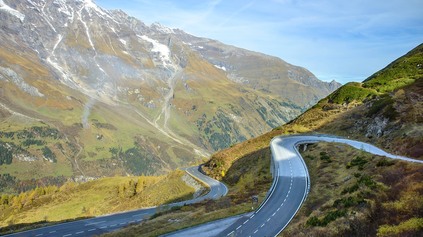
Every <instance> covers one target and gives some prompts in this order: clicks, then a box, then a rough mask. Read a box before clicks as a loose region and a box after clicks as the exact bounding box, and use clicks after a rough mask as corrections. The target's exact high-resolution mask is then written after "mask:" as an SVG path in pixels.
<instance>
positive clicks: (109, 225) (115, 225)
mask: <svg viewBox="0 0 423 237" xmlns="http://www.w3.org/2000/svg"><path fill="white" fill-rule="evenodd" d="M115 226H117V225H109V227H115Z"/></svg>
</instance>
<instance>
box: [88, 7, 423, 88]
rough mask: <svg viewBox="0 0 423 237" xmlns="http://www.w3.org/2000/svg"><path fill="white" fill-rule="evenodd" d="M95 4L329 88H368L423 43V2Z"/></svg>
mask: <svg viewBox="0 0 423 237" xmlns="http://www.w3.org/2000/svg"><path fill="white" fill-rule="evenodd" d="M95 2H96V3H97V4H98V5H99V6H101V7H102V8H105V9H122V10H124V11H125V12H127V13H128V14H129V15H132V16H134V17H136V18H138V19H140V20H141V21H143V22H144V23H146V24H148V25H149V24H151V23H154V22H159V23H161V24H162V25H165V26H168V27H170V28H179V29H182V30H184V31H185V32H187V33H190V34H193V35H195V36H201V37H206V38H212V39H216V40H219V41H221V42H223V43H226V44H231V45H235V46H238V47H241V48H245V49H249V50H253V51H258V52H262V53H265V54H269V55H273V56H277V57H279V58H281V59H283V60H285V61H287V62H288V63H292V64H295V65H298V66H302V67H305V68H307V69H309V70H310V71H311V72H312V73H314V74H315V75H316V76H317V77H318V78H319V79H321V80H325V81H330V80H332V79H335V80H337V81H339V82H341V83H346V82H348V81H362V80H364V79H365V78H367V77H368V76H370V75H371V74H373V73H374V72H376V71H377V70H379V69H381V68H383V67H385V66H386V65H387V64H389V63H390V62H391V61H393V60H395V59H396V58H398V57H400V56H402V55H403V54H405V53H407V52H408V51H409V50H411V49H412V48H414V47H415V46H417V45H419V44H420V43H423V10H422V9H423V1H422V0H371V1H369V0H336V1H335V0H255V1H246V0H210V1H208V0H202V1H198V0H183V1H182V0H181V1H171V0H154V1H152V0H125V1H119V0H96V1H95Z"/></svg>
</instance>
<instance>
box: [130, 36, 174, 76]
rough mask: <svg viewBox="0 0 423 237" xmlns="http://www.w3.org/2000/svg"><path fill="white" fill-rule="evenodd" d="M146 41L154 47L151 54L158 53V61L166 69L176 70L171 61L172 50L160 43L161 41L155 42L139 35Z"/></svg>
mask: <svg viewBox="0 0 423 237" xmlns="http://www.w3.org/2000/svg"><path fill="white" fill-rule="evenodd" d="M137 36H138V37H139V38H141V39H142V40H144V41H147V42H149V43H151V44H152V45H153V48H152V49H151V52H153V53H157V59H159V60H160V61H161V63H162V64H163V66H164V67H166V68H169V67H171V68H174V65H173V64H172V61H171V60H170V49H169V47H167V46H166V45H164V44H161V43H159V41H157V40H154V39H152V38H150V37H148V36H146V35H137Z"/></svg>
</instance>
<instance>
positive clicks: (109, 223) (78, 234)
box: [6, 166, 228, 237]
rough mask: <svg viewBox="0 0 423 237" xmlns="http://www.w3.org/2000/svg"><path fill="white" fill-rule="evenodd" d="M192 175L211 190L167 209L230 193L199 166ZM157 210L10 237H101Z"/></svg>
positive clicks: (30, 231) (191, 170)
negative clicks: (200, 169) (95, 236)
mask: <svg viewBox="0 0 423 237" xmlns="http://www.w3.org/2000/svg"><path fill="white" fill-rule="evenodd" d="M184 170H185V171H186V172H187V173H188V174H189V175H191V176H192V177H194V178H195V179H197V180H199V181H201V182H203V183H204V184H206V185H207V186H209V187H210V191H209V192H208V193H207V194H206V195H204V196H200V197H198V198H195V199H191V200H186V201H181V202H177V203H172V204H168V205H166V206H167V207H174V206H183V205H185V204H192V203H197V202H201V201H203V200H205V199H218V198H220V197H222V196H224V195H226V194H227V192H228V189H227V187H226V186H225V185H224V184H223V183H220V182H219V181H217V180H214V179H212V178H210V177H208V176H206V175H204V174H202V173H201V172H200V171H199V167H198V166H194V167H189V168H186V169H184ZM156 210H157V207H150V208H144V209H138V210H134V211H128V212H121V213H115V214H110V215H106V216H99V217H94V218H90V219H84V220H79V221H72V222H67V223H62V224H56V225H51V226H47V227H42V228H38V229H33V230H29V231H24V232H18V233H14V234H9V235H6V236H8V237H12V236H13V237H28V236H34V237H50V236H51V237H87V236H94V235H101V234H104V233H107V232H111V231H114V230H117V229H120V228H123V227H125V226H128V225H130V224H134V223H139V222H141V221H142V220H146V219H148V218H149V217H150V216H151V215H153V214H154V213H156Z"/></svg>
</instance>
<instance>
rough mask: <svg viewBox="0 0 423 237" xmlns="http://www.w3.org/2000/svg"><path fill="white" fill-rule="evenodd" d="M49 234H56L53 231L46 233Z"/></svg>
mask: <svg viewBox="0 0 423 237" xmlns="http://www.w3.org/2000/svg"><path fill="white" fill-rule="evenodd" d="M48 233H49V234H53V233H56V231H55V230H53V231H50V232H48Z"/></svg>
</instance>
